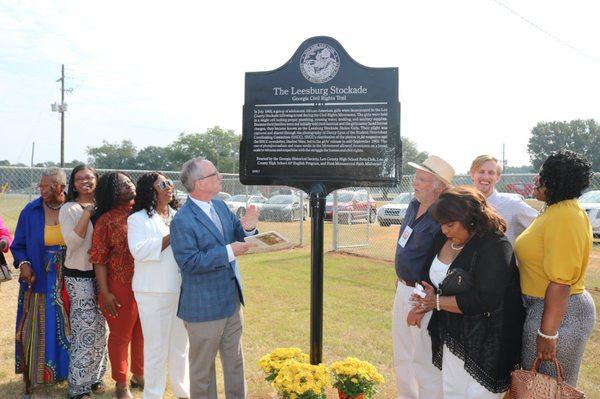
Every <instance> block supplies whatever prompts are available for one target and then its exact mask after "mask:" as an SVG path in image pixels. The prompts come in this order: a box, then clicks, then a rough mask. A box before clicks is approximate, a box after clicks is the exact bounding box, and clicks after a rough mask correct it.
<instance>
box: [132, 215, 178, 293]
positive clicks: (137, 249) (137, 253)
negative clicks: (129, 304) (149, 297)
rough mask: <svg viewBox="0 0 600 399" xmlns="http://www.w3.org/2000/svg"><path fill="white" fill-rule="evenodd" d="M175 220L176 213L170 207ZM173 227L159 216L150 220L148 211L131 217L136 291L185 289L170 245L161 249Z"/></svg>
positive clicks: (134, 286)
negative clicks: (164, 239) (163, 241)
mask: <svg viewBox="0 0 600 399" xmlns="http://www.w3.org/2000/svg"><path fill="white" fill-rule="evenodd" d="M169 213H170V216H171V218H172V217H173V215H174V214H175V211H174V210H173V209H171V208H169ZM169 233H170V230H169V226H167V224H166V223H165V221H163V219H162V217H161V216H160V215H158V214H156V213H155V214H154V215H152V217H149V216H148V214H147V213H146V210H145V209H142V210H140V211H137V212H135V213H133V214H131V215H130V216H129V217H128V218H127V242H128V244H129V251H130V252H131V255H132V256H133V259H134V264H135V268H134V272H133V281H132V282H131V286H132V289H133V291H136V292H155V293H174V294H178V293H179V291H180V289H181V272H180V271H179V266H177V262H176V261H175V257H174V256H173V250H172V249H171V246H170V245H169V246H168V247H166V248H165V249H164V250H161V247H162V239H163V237H164V236H166V235H168V234H169Z"/></svg>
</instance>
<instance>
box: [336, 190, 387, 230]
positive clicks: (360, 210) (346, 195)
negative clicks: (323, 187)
mask: <svg viewBox="0 0 600 399" xmlns="http://www.w3.org/2000/svg"><path fill="white" fill-rule="evenodd" d="M337 212H338V221H339V222H340V223H347V224H352V222H353V221H355V220H366V221H368V222H374V221H375V218H376V215H377V204H376V202H375V200H374V199H373V198H372V197H371V196H370V195H369V194H368V193H367V192H366V191H338V192H337ZM332 219H333V193H332V194H329V195H328V196H327V198H326V200H325V220H332Z"/></svg>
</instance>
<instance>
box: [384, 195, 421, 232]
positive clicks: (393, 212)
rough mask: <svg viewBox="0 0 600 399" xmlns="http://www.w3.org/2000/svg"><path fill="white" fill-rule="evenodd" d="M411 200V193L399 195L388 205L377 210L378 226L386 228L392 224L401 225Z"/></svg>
mask: <svg viewBox="0 0 600 399" xmlns="http://www.w3.org/2000/svg"><path fill="white" fill-rule="evenodd" d="M412 198H413V194H412V193H400V194H398V195H397V196H396V198H394V199H393V200H392V201H390V203H389V204H386V205H384V206H382V207H381V208H379V209H378V210H377V221H378V222H379V225H380V226H384V227H387V226H390V225H392V224H402V223H403V222H404V216H405V215H406V210H407V209H408V204H410V201H411V200H412Z"/></svg>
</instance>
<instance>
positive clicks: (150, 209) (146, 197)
mask: <svg viewBox="0 0 600 399" xmlns="http://www.w3.org/2000/svg"><path fill="white" fill-rule="evenodd" d="M159 176H163V177H164V178H165V179H167V176H165V175H164V174H163V173H161V172H148V173H144V174H143V175H141V176H140V178H139V179H138V181H137V184H136V188H135V203H134V205H133V209H132V210H131V213H135V212H137V211H141V210H142V209H144V210H145V211H146V213H147V214H148V216H149V217H152V215H154V213H155V212H156V205H157V198H156V190H155V189H154V183H156V180H157V179H158V177H159ZM169 206H170V207H171V208H173V209H177V208H179V203H178V202H177V199H176V198H175V196H173V199H172V200H171V202H169Z"/></svg>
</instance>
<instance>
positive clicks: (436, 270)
mask: <svg viewBox="0 0 600 399" xmlns="http://www.w3.org/2000/svg"><path fill="white" fill-rule="evenodd" d="M449 268H450V265H447V264H445V263H442V261H441V260H440V259H439V258H438V257H437V255H436V257H435V258H433V261H432V262H431V268H430V269H429V279H430V280H431V282H432V283H433V285H434V286H435V288H438V287H439V286H440V283H441V282H442V281H444V278H445V277H446V274H447V273H448V269H449Z"/></svg>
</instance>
